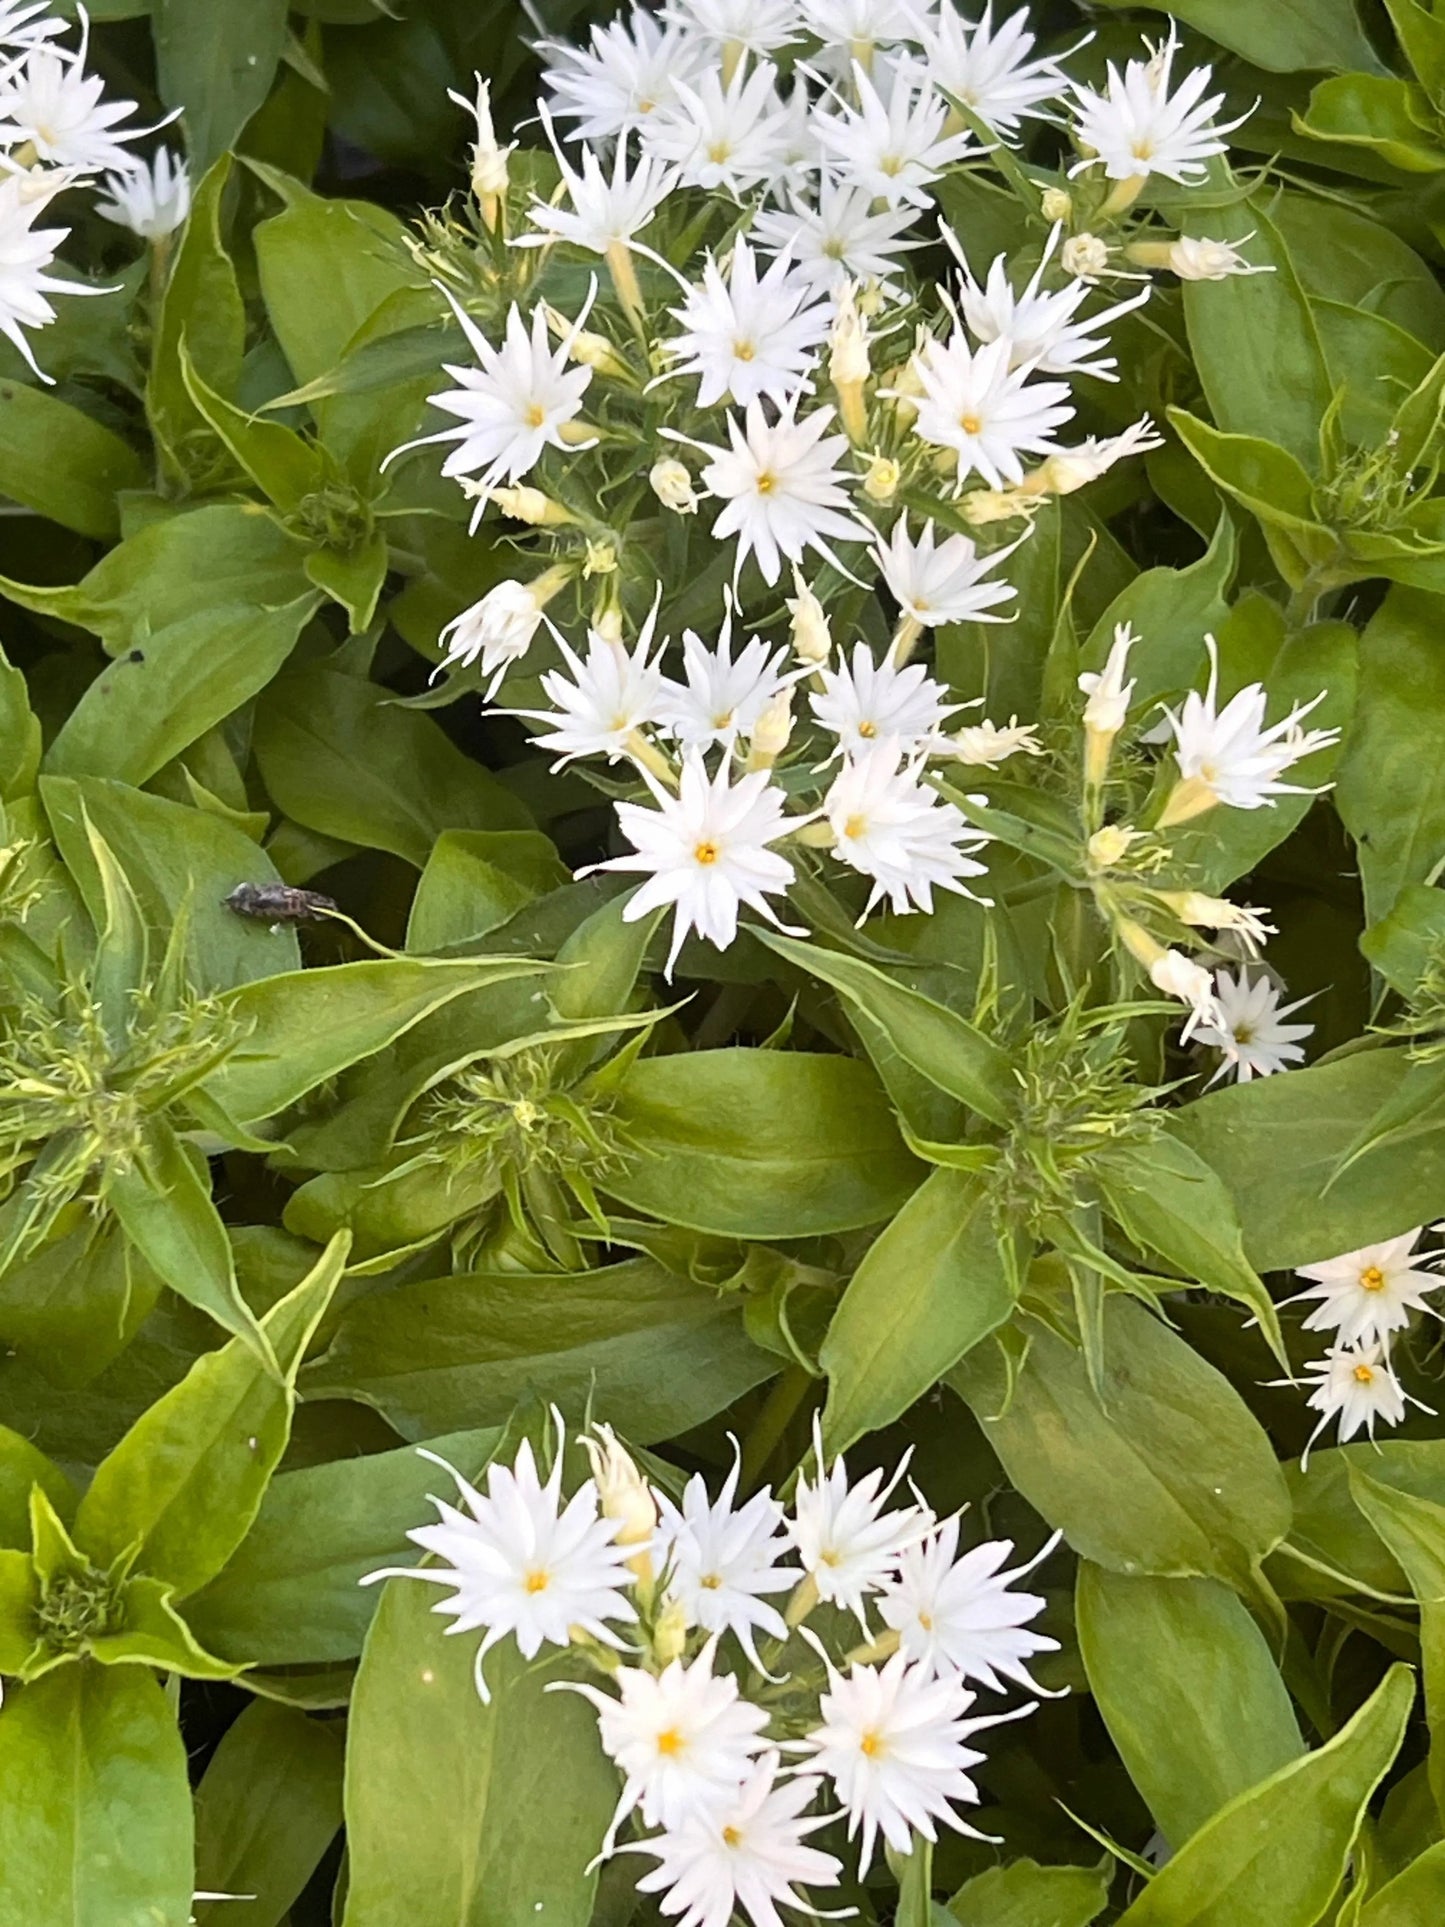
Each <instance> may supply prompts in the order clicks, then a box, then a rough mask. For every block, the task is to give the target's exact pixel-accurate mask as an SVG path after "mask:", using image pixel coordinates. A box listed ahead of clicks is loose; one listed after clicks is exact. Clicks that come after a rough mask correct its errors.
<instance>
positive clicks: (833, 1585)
mask: <svg viewBox="0 0 1445 1927" xmlns="http://www.w3.org/2000/svg"><path fill="white" fill-rule="evenodd" d="M813 1449H814V1452H815V1454H816V1456H817V1476H816V1478H814V1477H811V1476H810V1475H809V1473H808V1472H807V1471H806V1470H803V1471H801V1472H800V1473H799V1474H798V1483H797V1489H796V1491H795V1493H794V1496H793V1518H792V1521H791V1522H790V1524H789V1527H788V1531H789V1536H790V1537H791V1539H792V1541H793V1544H794V1545H795V1546H796V1547H797V1550H798V1557H799V1558H800V1559H801V1560H802V1563H803V1570H804V1572H805V1573H806V1574H807V1575H808V1577H809V1578H810V1579H811V1580H812V1581H813V1584H814V1585H815V1586H816V1588H817V1592H818V1597H819V1598H820V1599H821V1600H823V1601H824V1602H825V1603H826V1604H828V1605H832V1606H838V1607H840V1608H841V1609H842V1610H843V1611H844V1612H850V1613H852V1614H853V1616H854V1618H855V1619H857V1621H858V1623H859V1624H860V1625H861V1626H862V1627H863V1628H864V1629H865V1631H866V1629H867V1625H868V1621H867V1617H866V1614H867V1600H868V1598H869V1596H870V1594H872V1593H876V1592H879V1591H881V1590H882V1588H883V1587H884V1586H885V1585H886V1584H887V1582H888V1581H889V1580H890V1579H891V1578H892V1577H893V1576H894V1574H895V1573H896V1572H897V1569H898V1559H899V1555H900V1554H901V1553H902V1551H903V1548H904V1547H905V1546H911V1545H913V1544H914V1543H915V1541H916V1540H919V1539H921V1538H923V1537H924V1535H925V1534H926V1533H927V1532H928V1531H929V1530H930V1529H931V1527H932V1525H933V1515H932V1514H931V1513H930V1512H928V1511H927V1510H926V1509H925V1508H924V1507H923V1506H921V1505H906V1506H900V1507H899V1508H898V1509H897V1511H894V1512H887V1511H885V1510H884V1508H885V1506H886V1505H887V1504H888V1501H889V1500H890V1499H891V1498H892V1496H893V1493H894V1489H895V1488H896V1487H897V1485H898V1483H899V1481H900V1480H901V1479H902V1478H903V1475H904V1473H905V1472H906V1471H907V1470H908V1460H909V1457H910V1453H909V1452H905V1453H904V1455H903V1457H902V1459H901V1460H900V1461H899V1463H898V1467H897V1470H896V1471H895V1472H894V1474H893V1477H892V1478H891V1479H890V1480H889V1481H888V1483H887V1484H886V1485H885V1484H884V1482H883V1474H882V1472H881V1471H880V1470H879V1469H878V1468H876V1467H875V1468H874V1470H873V1471H871V1472H865V1473H864V1475H863V1477H862V1478H861V1479H859V1481H858V1483H857V1484H856V1485H850V1484H849V1483H848V1469H847V1467H846V1466H845V1465H844V1463H843V1461H842V1459H841V1458H838V1459H834V1461H833V1465H832V1469H831V1470H825V1469H824V1465H823V1440H822V1434H821V1431H820V1429H819V1426H818V1423H817V1421H816V1420H815V1421H814V1424H813Z"/></svg>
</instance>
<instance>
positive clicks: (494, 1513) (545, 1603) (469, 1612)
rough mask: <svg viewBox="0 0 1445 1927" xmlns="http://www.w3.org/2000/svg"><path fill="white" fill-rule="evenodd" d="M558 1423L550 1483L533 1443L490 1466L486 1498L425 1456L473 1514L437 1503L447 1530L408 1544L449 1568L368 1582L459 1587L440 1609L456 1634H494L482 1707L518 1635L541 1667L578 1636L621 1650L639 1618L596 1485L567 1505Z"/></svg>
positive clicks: (395, 1571)
mask: <svg viewBox="0 0 1445 1927" xmlns="http://www.w3.org/2000/svg"><path fill="white" fill-rule="evenodd" d="M554 1417H556V1420H557V1430H558V1442H557V1454H556V1457H555V1459H554V1460H553V1463H552V1470H551V1472H550V1473H549V1475H548V1477H547V1481H546V1483H545V1485H544V1484H543V1483H542V1482H541V1481H540V1480H539V1479H538V1477H537V1464H536V1460H535V1459H534V1458H533V1456H532V1447H531V1445H530V1443H529V1442H528V1441H527V1440H525V1439H524V1440H523V1441H522V1444H521V1445H520V1447H519V1448H518V1451H517V1456H516V1459H515V1460H514V1461H513V1463H512V1465H511V1466H505V1465H497V1464H493V1465H489V1466H488V1467H487V1490H486V1492H485V1494H483V1493H481V1492H478V1491H477V1489H476V1487H475V1486H473V1485H470V1484H468V1482H467V1481H466V1480H465V1479H464V1478H463V1477H462V1475H461V1473H460V1472H458V1471H457V1470H456V1469H455V1468H454V1467H452V1466H450V1465H446V1461H445V1460H443V1459H437V1458H435V1455H434V1454H433V1453H430V1452H424V1453H423V1454H422V1457H423V1458H428V1459H433V1461H434V1463H435V1464H437V1465H441V1466H444V1467H445V1469H446V1470H447V1471H448V1472H450V1473H451V1475H452V1477H453V1478H454V1479H455V1480H456V1483H457V1491H458V1493H459V1494H460V1496H461V1501H462V1505H463V1506H464V1507H465V1508H466V1509H465V1511H460V1510H458V1508H457V1507H456V1506H453V1505H449V1504H448V1503H447V1501H446V1500H445V1499H433V1500H432V1504H433V1505H434V1506H435V1507H436V1509H437V1511H438V1512H439V1513H440V1515H441V1524H440V1525H434V1526H419V1527H418V1528H417V1529H416V1530H415V1531H414V1532H409V1533H408V1534H407V1537H408V1538H409V1539H411V1540H412V1541H413V1542H414V1543H415V1544H416V1545H419V1546H420V1547H421V1548H422V1549H423V1551H425V1552H430V1553H434V1554H435V1555H436V1557H437V1558H439V1559H442V1560H444V1561H445V1562H446V1563H445V1564H444V1565H441V1566H400V1567H387V1568H385V1569H383V1570H382V1571H380V1572H371V1573H368V1574H367V1575H366V1577H365V1578H364V1579H363V1580H362V1582H361V1583H362V1584H363V1585H370V1584H371V1583H372V1582H373V1581H374V1580H377V1579H397V1578H400V1579H422V1580H425V1581H426V1582H427V1583H428V1584H429V1585H437V1586H451V1587H454V1588H455V1591H454V1593H453V1596H452V1597H451V1598H450V1599H443V1600H442V1601H441V1602H440V1603H439V1604H438V1605H437V1606H436V1607H435V1608H434V1610H435V1611H436V1612H439V1613H444V1614H448V1615H450V1616H451V1618H452V1622H453V1623H452V1624H451V1625H450V1626H448V1627H447V1631H448V1632H449V1633H470V1632H475V1631H476V1629H477V1628H478V1627H479V1626H482V1627H485V1628H486V1636H485V1638H484V1639H483V1640H482V1643H481V1645H480V1646H479V1647H478V1648H477V1657H476V1662H475V1667H474V1677H475V1679H476V1685H477V1692H478V1693H479V1694H480V1695H481V1697H482V1699H483V1700H486V1699H488V1698H489V1697H490V1696H489V1694H488V1692H487V1684H486V1680H485V1679H484V1678H483V1676H482V1662H483V1661H484V1660H485V1658H486V1656H487V1654H488V1653H489V1652H490V1651H491V1649H492V1647H493V1646H495V1645H496V1644H497V1642H498V1641H499V1640H502V1639H505V1638H506V1637H507V1635H508V1634H509V1633H510V1634H511V1635H512V1636H513V1637H514V1638H515V1639H516V1642H517V1646H518V1648H519V1650H520V1651H521V1654H522V1657H523V1658H524V1659H533V1658H535V1657H536V1655H537V1653H538V1652H539V1651H540V1650H541V1648H542V1647H543V1646H544V1645H549V1646H568V1645H570V1644H571V1642H572V1637H573V1632H574V1630H577V1629H580V1630H581V1631H582V1632H583V1633H585V1634H587V1635H588V1637H589V1638H592V1639H595V1640H599V1641H600V1642H601V1643H602V1644H604V1645H607V1646H619V1647H620V1646H621V1644H622V1641H621V1640H620V1639H619V1638H618V1637H617V1635H616V1633H614V1632H613V1631H612V1627H611V1624H610V1622H611V1621H614V1620H621V1621H623V1622H629V1621H632V1620H635V1619H636V1617H637V1614H636V1612H635V1611H634V1610H633V1607H632V1604H631V1602H630V1601H629V1600H628V1599H627V1597H626V1588H627V1587H628V1585H629V1584H630V1583H631V1579H632V1575H631V1574H630V1573H629V1572H628V1570H627V1567H626V1565H625V1564H624V1563H623V1554H622V1552H621V1551H620V1550H619V1549H618V1547H617V1545H616V1543H615V1541H616V1538H617V1532H618V1525H617V1521H616V1520H614V1519H603V1518H601V1517H600V1516H599V1514H598V1510H597V1487H596V1485H595V1484H594V1483H593V1481H592V1480H591V1479H587V1480H585V1481H584V1482H583V1483H582V1484H581V1485H580V1486H579V1487H578V1488H577V1490H576V1492H574V1493H573V1495H572V1497H571V1498H570V1499H569V1500H567V1502H566V1504H565V1505H564V1504H563V1502H562V1441H563V1430H562V1420H561V1416H560V1414H554Z"/></svg>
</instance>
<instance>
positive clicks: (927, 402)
mask: <svg viewBox="0 0 1445 1927" xmlns="http://www.w3.org/2000/svg"><path fill="white" fill-rule="evenodd" d="M1012 364H1013V344H1012V343H1011V342H1010V341H1009V340H1008V338H1007V337H1006V336H1001V337H1000V338H999V339H998V340H997V341H990V342H987V343H986V344H985V345H984V346H983V347H981V348H975V347H973V346H971V345H970V343H969V341H968V340H967V338H966V337H965V336H964V335H963V334H962V333H956V334H954V335H953V336H951V337H950V339H949V340H948V341H947V342H946V343H945V342H941V341H927V342H925V343H924V345H923V348H922V349H921V351H920V352H919V353H918V354H917V355H915V356H914V359H913V367H914V369H915V371H916V373H917V376H918V381H919V384H920V386H921V387H922V389H923V393H922V395H921V396H919V397H918V400H917V409H918V414H917V418H916V420H915V422H914V425H913V428H914V433H915V434H916V435H917V436H918V437H919V439H920V440H922V441H925V442H928V443H930V444H932V446H933V447H935V448H948V449H952V450H953V451H954V453H955V454H956V456H957V458H958V480H959V483H960V484H962V483H964V482H966V481H967V480H968V478H969V476H970V475H973V474H975V473H977V474H979V475H982V477H983V479H984V480H985V481H986V482H987V483H988V485H989V487H990V488H995V489H999V488H1002V487H1003V486H1004V485H1005V483H1013V484H1015V485H1017V484H1018V483H1019V482H1021V481H1022V480H1023V477H1024V470H1023V463H1022V462H1021V461H1020V459H1019V457H1020V456H1021V455H1025V454H1034V455H1050V454H1053V453H1054V452H1055V451H1056V450H1057V447H1058V443H1057V440H1056V438H1055V437H1056V431H1057V430H1058V429H1059V428H1061V427H1062V426H1063V424H1064V423H1065V422H1067V421H1070V420H1072V418H1073V414H1074V405H1073V400H1072V398H1071V396H1070V393H1069V385H1068V383H1067V382H1064V381H1036V380H1034V379H1033V371H1032V370H1031V369H1029V368H1015V367H1014V366H1013V365H1012Z"/></svg>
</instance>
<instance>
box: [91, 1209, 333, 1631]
mask: <svg viewBox="0 0 1445 1927" xmlns="http://www.w3.org/2000/svg"><path fill="white" fill-rule="evenodd" d="M346 1250H347V1241H346V1239H345V1238H344V1237H341V1238H337V1239H334V1240H333V1241H332V1243H331V1245H330V1246H329V1247H328V1248H327V1250H326V1251H325V1252H323V1253H322V1255H321V1257H320V1258H319V1259H318V1260H317V1262H316V1264H315V1266H314V1267H313V1269H312V1270H311V1271H310V1272H309V1273H308V1274H307V1276H306V1277H305V1278H304V1279H303V1280H302V1281H301V1283H300V1284H299V1285H297V1286H296V1288H295V1289H294V1290H293V1291H291V1292H290V1293H288V1294H287V1296H286V1297H285V1298H283V1299H281V1300H280V1302H279V1303H278V1304H276V1305H274V1306H273V1307H272V1308H271V1310H270V1311H269V1312H268V1313H267V1315H266V1318H265V1320H264V1321H263V1327H262V1329H263V1330H264V1332H265V1335H266V1339H267V1341H268V1343H269V1345H270V1347H271V1349H272V1350H273V1351H274V1354H275V1359H276V1365H275V1367H273V1368H269V1369H268V1367H267V1366H266V1365H264V1364H263V1363H262V1362H261V1361H260V1359H258V1358H257V1356H256V1354H255V1352H254V1351H253V1350H252V1349H251V1348H250V1347H249V1346H248V1345H246V1344H244V1343H243V1342H242V1341H241V1340H239V1339H232V1340H231V1342H230V1343H229V1344H228V1345H225V1346H223V1347H222V1348H221V1350H220V1351H216V1352H207V1353H206V1354H205V1356H204V1357H202V1358H199V1359H198V1360H197V1361H196V1363H195V1364H194V1365H193V1366H192V1367H191V1369H190V1371H189V1372H188V1373H187V1374H186V1376H185V1377H184V1378H183V1379H182V1380H181V1382H180V1384H179V1385H177V1386H175V1387H174V1388H173V1389H172V1390H171V1391H169V1392H167V1393H166V1394H165V1396H164V1397H163V1398H161V1399H159V1400H157V1402H156V1403H155V1404H154V1405H152V1406H151V1407H150V1409H149V1410H148V1411H147V1412H146V1413H145V1414H144V1415H143V1416H142V1417H141V1418H139V1419H138V1420H137V1421H136V1423H135V1424H134V1425H133V1426H132V1427H131V1429H130V1431H129V1432H127V1433H126V1435H125V1437H124V1438H123V1439H122V1440H121V1441H120V1443H119V1444H118V1445H117V1446H116V1448H115V1450H114V1451H113V1452H111V1453H110V1455H109V1456H108V1457H107V1458H106V1459H104V1460H103V1461H102V1463H101V1464H100V1466H99V1467H98V1468H97V1470H96V1474H95V1478H94V1479H93V1480H92V1482H91V1485H90V1488H89V1490H88V1491H87V1492H86V1495H85V1497H84V1499H83V1500H82V1501H81V1504H80V1509H79V1511H78V1512H77V1513H76V1518H75V1533H76V1540H77V1543H78V1544H79V1545H80V1546H81V1547H82V1548H83V1549H84V1551H85V1552H86V1553H87V1554H88V1555H89V1556H90V1558H91V1559H93V1560H94V1561H95V1563H96V1564H97V1565H101V1566H105V1565H108V1564H109V1563H110V1562H111V1561H112V1560H114V1559H117V1558H119V1557H120V1556H121V1555H122V1554H123V1553H128V1552H130V1551H131V1550H132V1549H134V1550H135V1558H134V1566H133V1570H134V1571H135V1572H137V1573H140V1574H144V1575H146V1576H148V1577H150V1578H152V1579H158V1580H161V1581H163V1582H164V1583H165V1584H166V1585H167V1586H169V1587H170V1588H171V1589H172V1590H173V1592H174V1593H175V1596H176V1597H177V1598H179V1599H184V1598H185V1597H186V1596H187V1594H189V1593H193V1592H197V1591H199V1589H200V1588H201V1587H202V1586H204V1585H205V1584H206V1582H207V1580H209V1579H213V1578H214V1577H215V1575H216V1574H217V1573H218V1572H219V1571H220V1570H221V1568H222V1567H223V1566H224V1565H225V1563H226V1561H227V1560H228V1559H229V1558H230V1557H231V1554H232V1553H233V1552H234V1551H235V1549H236V1547H237V1546H238V1545H239V1544H240V1543H241V1541H242V1539H244V1538H245V1536H246V1532H247V1530H248V1528H249V1527H250V1524H251V1521H252V1520H253V1519H254V1518H255V1516H256V1513H257V1510H258V1508H259V1507H260V1504H261V1500H262V1497H263V1496H264V1494H265V1491H266V1487H267V1484H268V1483H269V1481H270V1478H271V1474H272V1472H274V1470H275V1469H276V1465H277V1463H278V1462H279V1460H280V1457H281V1454H282V1452H283V1451H284V1450H285V1449H286V1441H287V1439H288V1438H289V1437H290V1432H291V1414H292V1410H293V1407H294V1404H295V1393H294V1389H293V1388H294V1385H295V1379H296V1372H297V1370H298V1368H299V1366H300V1363H301V1360H302V1358H303V1356H304V1355H305V1350H306V1346H307V1344H308V1342H309V1341H310V1338H311V1336H312V1334H313V1333H314V1331H315V1329H316V1326H317V1323H318V1322H319V1320H320V1318H321V1316H322V1314H323V1312H324V1311H325V1310H326V1307H327V1305H328V1304H329V1303H330V1301H331V1294H332V1292H333V1291H334V1290H335V1289H336V1284H337V1281H338V1279H339V1278H340V1276H341V1268H342V1265H343V1264H344V1262H345V1259H346Z"/></svg>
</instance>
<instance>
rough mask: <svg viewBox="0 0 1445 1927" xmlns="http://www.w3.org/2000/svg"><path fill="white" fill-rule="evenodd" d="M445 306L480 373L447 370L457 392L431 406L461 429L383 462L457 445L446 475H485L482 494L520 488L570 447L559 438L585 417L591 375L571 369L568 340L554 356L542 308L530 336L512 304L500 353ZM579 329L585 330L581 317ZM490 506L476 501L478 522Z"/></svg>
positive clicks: (459, 311) (461, 313) (460, 312)
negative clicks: (550, 456) (552, 451)
mask: <svg viewBox="0 0 1445 1927" xmlns="http://www.w3.org/2000/svg"><path fill="white" fill-rule="evenodd" d="M447 300H448V301H449V302H451V305H452V308H453V310H454V311H455V313H456V317H457V320H458V321H459V322H460V324H461V329H462V333H463V334H464V335H465V336H466V338H467V342H468V344H469V346H470V347H471V350H472V353H473V354H474V355H475V356H476V358H477V366H476V367H475V368H460V367H454V366H453V365H452V364H451V363H450V362H445V363H443V366H444V368H445V370H446V372H447V374H449V375H450V376H451V377H452V379H453V380H454V381H456V382H458V383H459V384H460V386H459V387H457V388H449V389H446V390H445V391H444V392H443V393H441V394H439V395H429V396H428V397H427V399H428V400H429V401H430V403H431V405H432V407H433V408H440V409H441V410H442V411H443V413H444V414H448V415H455V416H457V417H458V423H459V425H458V426H457V427H456V428H443V429H439V430H438V431H437V433H436V434H435V435H422V436H419V437H418V439H417V440H416V441H414V442H405V443H403V444H402V446H401V447H400V448H397V449H394V450H393V451H392V453H391V454H390V455H388V456H387V458H386V459H387V461H388V462H391V461H394V460H395V459H396V457H397V456H398V455H402V454H404V453H406V452H407V450H409V449H413V448H425V447H427V446H428V445H429V444H431V443H433V442H455V443H456V444H457V446H456V447H455V448H454V449H453V450H452V452H451V453H450V454H449V455H448V456H447V458H446V460H445V462H443V464H442V474H443V475H453V476H456V475H480V476H481V479H482V487H483V488H484V489H486V488H489V487H491V486H492V485H493V484H494V483H496V482H502V481H506V482H515V481H518V480H520V478H521V477H522V476H523V475H526V474H527V473H528V472H529V471H530V470H531V469H533V468H535V467H536V465H537V463H538V462H539V461H540V460H541V458H542V451H543V450H544V449H546V448H563V447H565V446H567V444H566V442H565V441H564V440H563V437H562V433H561V431H562V429H563V427H564V426H565V425H566V424H567V423H568V422H570V421H572V420H573V419H574V418H575V417H576V415H577V414H578V413H579V412H580V410H581V407H582V397H583V395H585V394H586V392H587V388H588V384H589V383H590V382H591V380H592V370H591V369H590V368H579V367H575V366H573V365H572V363H571V357H570V350H571V339H570V337H568V338H566V339H564V340H563V341H562V342H560V343H559V344H558V346H557V348H556V349H555V350H554V349H553V348H552V347H551V345H550V343H549V340H548V334H547V310H546V308H545V307H544V306H543V305H542V304H541V303H540V302H539V303H538V305H537V306H536V307H535V308H534V309H533V310H532V331H531V333H530V335H529V334H528V332H527V327H526V323H525V322H524V321H523V320H522V313H521V310H520V309H519V308H518V307H517V305H516V303H515V302H514V303H513V304H512V307H511V310H510V312H509V313H508V315H507V327H506V336H505V339H504V341H503V343H502V346H501V347H500V348H494V347H493V346H492V344H491V342H490V341H488V340H487V338H486V336H485V335H484V334H483V333H482V331H481V329H480V328H478V326H477V325H476V323H475V322H474V321H473V320H472V318H471V316H470V315H469V314H467V313H466V312H465V310H464V309H463V308H462V307H461V306H460V304H459V303H458V302H457V300H456V299H455V297H454V296H453V295H452V294H451V293H450V292H449V291H447ZM584 314H585V310H584ZM576 325H577V327H579V328H580V327H581V325H582V317H581V316H579V317H578V321H577V324H576ZM485 501H486V498H485V496H484V495H483V496H481V497H479V499H478V503H477V514H478V515H480V514H481V511H482V508H483V507H484V506H485Z"/></svg>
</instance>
